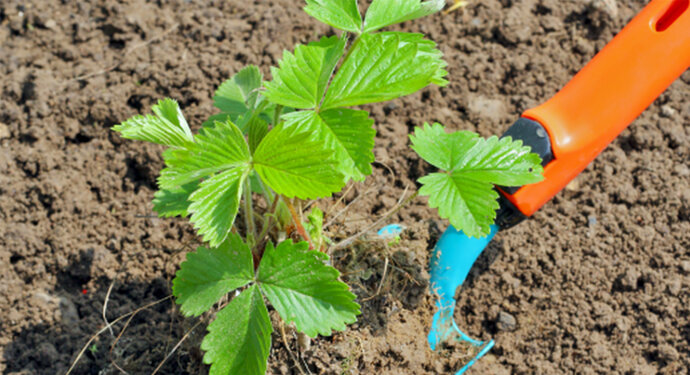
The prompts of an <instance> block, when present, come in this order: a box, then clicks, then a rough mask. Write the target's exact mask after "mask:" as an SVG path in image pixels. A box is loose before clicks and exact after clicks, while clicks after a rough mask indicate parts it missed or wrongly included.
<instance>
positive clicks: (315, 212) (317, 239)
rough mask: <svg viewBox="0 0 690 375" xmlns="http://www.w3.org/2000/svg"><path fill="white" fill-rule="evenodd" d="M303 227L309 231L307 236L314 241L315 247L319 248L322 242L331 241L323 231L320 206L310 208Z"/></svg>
mask: <svg viewBox="0 0 690 375" xmlns="http://www.w3.org/2000/svg"><path fill="white" fill-rule="evenodd" d="M304 229H305V230H306V231H307V233H309V238H311V240H312V242H313V243H314V248H315V249H321V247H322V246H323V245H324V243H331V240H330V239H329V238H328V237H326V236H325V235H324V233H323V211H321V209H320V208H318V207H314V208H312V210H311V212H310V213H309V215H307V221H306V222H305V223H304Z"/></svg>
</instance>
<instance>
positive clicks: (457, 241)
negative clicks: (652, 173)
mask: <svg viewBox="0 0 690 375" xmlns="http://www.w3.org/2000/svg"><path fill="white" fill-rule="evenodd" d="M689 67H690V0H652V1H651V2H650V3H649V4H648V5H647V6H646V7H645V8H644V9H642V11H641V12H640V13H639V14H638V15H637V16H636V17H635V18H633V19H632V21H630V23H629V24H628V25H627V26H625V28H623V30H621V32H620V33H618V35H617V36H616V37H615V38H614V39H613V40H612V41H611V42H609V44H607V45H606V46H605V47H604V48H603V49H602V50H601V51H600V52H599V53H598V54H597V55H596V56H594V58H593V59H592V60H591V61H590V62H589V63H588V64H587V65H586V66H585V67H584V68H582V70H580V72H579V73H577V75H575V77H574V78H573V79H572V80H571V81H570V82H568V84H567V85H566V86H565V87H563V89H561V91H559V92H558V93H557V94H556V95H555V96H553V97H552V98H551V99H549V100H548V101H546V102H545V103H544V104H542V105H539V106H537V107H535V108H532V109H528V110H527V111H525V112H524V113H523V114H522V116H521V117H520V119H519V120H517V122H515V123H514V124H513V125H512V126H511V127H510V128H509V129H508V131H507V132H506V133H505V134H504V136H510V137H512V138H513V139H520V140H522V142H523V143H524V144H525V145H528V146H530V147H531V148H532V152H535V153H537V154H539V156H541V158H542V164H543V166H544V180H543V181H541V182H539V183H535V184H531V185H525V186H521V187H520V186H517V187H516V186H513V187H498V186H497V187H496V189H497V190H498V191H499V193H500V194H499V195H500V198H499V203H500V209H499V210H498V212H497V217H496V222H495V224H494V225H493V226H492V227H491V233H490V234H489V235H488V236H486V237H483V238H470V237H468V236H466V235H465V234H464V233H463V232H461V231H457V230H456V229H455V228H453V227H452V226H451V227H449V228H448V229H447V230H446V231H445V233H444V234H443V235H442V236H441V238H440V239H439V241H438V243H437V244H436V246H435V248H434V251H433V255H432V260H431V265H430V266H431V289H432V292H433V293H435V294H436V295H437V297H438V299H437V301H436V307H437V308H438V311H437V312H436V313H435V315H434V319H433V323H432V327H431V331H430V333H429V336H428V342H429V345H430V347H431V348H432V349H436V347H438V346H439V344H440V343H442V342H444V341H446V340H460V341H465V342H468V343H470V344H472V345H475V346H477V347H478V354H477V355H476V356H475V357H474V359H472V361H470V362H469V363H468V364H466V365H465V367H463V368H462V369H460V370H459V371H458V372H457V374H462V373H464V372H465V371H466V370H467V369H468V368H469V367H470V366H472V364H474V363H475V361H476V360H478V359H479V358H481V356H483V355H484V354H485V353H486V352H487V351H488V350H489V349H490V348H491V347H492V346H493V345H494V341H493V340H488V341H479V340H474V339H471V338H470V337H469V336H467V335H466V334H464V333H463V332H462V331H461V330H460V329H459V328H458V327H457V325H456V323H455V321H454V319H453V313H454V309H455V304H456V301H455V299H454V296H455V291H456V289H457V288H458V287H459V286H460V285H462V283H463V282H464V281H465V278H466V277H467V274H468V273H469V271H470V269H471V268H472V265H473V264H474V262H475V260H476V259H477V257H478V256H479V255H480V254H481V253H482V251H483V250H484V248H485V247H486V246H487V244H488V243H489V241H491V239H492V238H493V237H494V235H495V234H496V233H497V232H498V231H499V230H505V229H508V228H510V227H512V226H514V225H516V224H518V223H519V222H521V221H523V220H524V219H525V218H527V217H529V216H531V215H532V214H533V213H534V212H535V211H537V210H538V209H539V208H540V207H541V206H543V205H544V204H545V203H546V202H548V201H549V200H550V199H551V198H552V197H553V196H554V195H556V194H557V193H558V192H559V191H561V190H562V189H563V188H564V187H565V186H566V185H567V184H568V183H569V182H570V181H571V180H572V179H573V178H575V177H576V176H577V175H578V174H579V173H580V172H582V170H584V169H585V167H586V166H587V165H588V164H589V163H590V162H591V161H592V160H594V158H595V157H596V156H597V155H598V154H599V153H600V152H601V151H602V150H603V149H604V148H605V147H606V146H607V145H608V144H609V143H610V142H611V141H613V140H614V139H615V138H616V137H617V136H618V134H619V133H620V132H622V131H623V130H624V129H625V128H626V127H627V126H628V125H629V124H630V123H631V122H632V121H633V120H634V119H635V118H636V117H637V116H639V115H640V113H642V112H643V111H644V110H645V109H646V108H647V107H648V106H649V105H650V104H651V103H652V102H653V101H654V100H655V99H656V98H657V97H658V96H659V95H660V94H661V93H662V92H663V91H664V90H665V89H666V88H667V87H668V86H669V85H670V84H671V83H672V82H673V81H674V80H676V78H678V77H679V76H680V75H681V74H683V72H684V71H685V70H686V69H688V68H689Z"/></svg>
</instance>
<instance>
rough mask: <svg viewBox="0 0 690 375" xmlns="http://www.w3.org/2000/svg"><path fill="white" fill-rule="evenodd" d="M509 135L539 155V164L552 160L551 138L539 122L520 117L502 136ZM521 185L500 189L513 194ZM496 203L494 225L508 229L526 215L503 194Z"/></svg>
mask: <svg viewBox="0 0 690 375" xmlns="http://www.w3.org/2000/svg"><path fill="white" fill-rule="evenodd" d="M508 136H509V137H511V138H513V140H518V139H519V140H522V144H524V145H525V146H530V147H531V148H532V152H534V153H536V154H537V155H539V157H541V165H542V166H546V164H549V162H550V161H551V160H553V151H552V150H551V138H549V133H547V132H546V129H544V127H543V126H541V124H540V123H538V122H536V121H533V120H530V119H526V118H524V117H520V119H518V120H517V121H516V122H515V123H514V124H513V125H512V126H511V127H510V128H509V129H508V131H506V132H505V133H503V136H502V137H508ZM520 188H521V186H501V190H503V191H505V192H506V193H508V194H514V193H515V192H516V191H518V189H520ZM499 195H500V198H499V201H498V203H499V204H500V208H499V209H498V212H497V213H496V225H498V226H499V227H500V228H501V229H508V228H510V227H512V226H514V225H516V224H518V223H519V222H521V221H523V220H525V219H526V218H527V217H526V216H525V215H524V214H523V213H522V212H520V210H518V209H517V208H516V207H515V206H514V205H513V204H512V203H510V201H509V200H508V199H506V198H505V197H504V196H503V194H500V193H499Z"/></svg>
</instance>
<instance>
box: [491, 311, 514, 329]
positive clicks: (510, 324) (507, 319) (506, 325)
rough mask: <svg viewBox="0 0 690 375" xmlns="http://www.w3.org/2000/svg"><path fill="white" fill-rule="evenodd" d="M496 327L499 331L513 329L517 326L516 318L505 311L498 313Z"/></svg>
mask: <svg viewBox="0 0 690 375" xmlns="http://www.w3.org/2000/svg"><path fill="white" fill-rule="evenodd" d="M496 327H498V329H499V330H501V331H514V330H515V329H516V328H517V320H515V317H514V316H512V315H510V314H508V313H507V312H505V311H501V312H500V313H498V321H497V322H496Z"/></svg>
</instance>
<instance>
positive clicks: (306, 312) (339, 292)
mask: <svg viewBox="0 0 690 375" xmlns="http://www.w3.org/2000/svg"><path fill="white" fill-rule="evenodd" d="M307 249H308V245H307V243H306V242H300V243H297V244H293V243H292V240H287V241H283V242H281V243H280V244H278V247H276V248H273V245H272V244H271V243H270V242H269V243H268V245H267V246H266V251H265V252H264V255H263V258H262V260H261V264H260V265H259V272H258V274H257V282H258V283H259V285H260V286H261V289H262V290H263V292H264V294H265V295H266V297H267V298H268V300H269V301H270V302H271V304H272V305H273V307H275V309H276V310H277V311H278V313H280V316H281V317H282V318H283V320H285V321H286V322H294V323H295V326H296V327H297V330H298V331H300V332H304V333H305V334H307V335H308V336H311V337H315V336H316V335H317V334H320V335H324V336H329V335H330V334H331V330H338V331H340V330H344V329H345V325H346V324H349V323H353V322H355V320H356V316H357V315H359V313H360V311H359V308H360V306H359V305H358V304H357V303H356V302H354V300H355V295H354V294H352V293H350V291H349V288H348V286H347V284H345V283H343V282H342V281H339V280H338V276H339V275H340V273H339V272H338V271H337V270H336V269H335V268H333V267H331V266H327V265H325V264H324V261H326V260H327V259H328V256H327V255H326V254H324V253H321V252H319V251H309V250H307Z"/></svg>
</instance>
